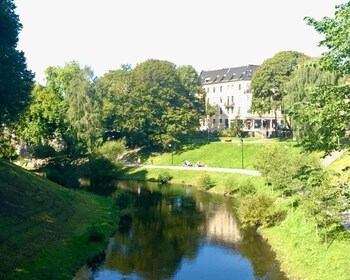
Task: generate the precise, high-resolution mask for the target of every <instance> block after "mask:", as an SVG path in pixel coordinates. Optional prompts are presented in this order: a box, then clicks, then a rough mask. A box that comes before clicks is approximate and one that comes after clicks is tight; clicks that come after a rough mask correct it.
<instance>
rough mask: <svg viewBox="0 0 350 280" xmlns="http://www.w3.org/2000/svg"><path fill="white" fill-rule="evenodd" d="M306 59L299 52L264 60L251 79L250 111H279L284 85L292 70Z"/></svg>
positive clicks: (277, 55) (286, 52)
mask: <svg viewBox="0 0 350 280" xmlns="http://www.w3.org/2000/svg"><path fill="white" fill-rule="evenodd" d="M307 59H308V57H307V56H306V55H304V54H302V53H300V52H296V51H282V52H279V53H277V54H275V55H274V56H273V57H272V58H269V59H267V60H265V61H264V62H263V63H262V64H261V65H260V67H259V68H258V69H257V70H256V71H255V73H254V75H253V78H252V83H251V90H252V93H253V100H252V107H251V109H252V111H254V112H258V113H259V114H263V113H266V112H269V111H271V110H277V109H279V108H280V106H281V104H282V100H283V97H284V96H285V88H284V86H285V83H286V82H288V81H289V79H290V76H291V75H292V73H293V71H294V69H295V68H296V67H297V66H298V65H299V64H301V63H302V62H304V61H306V60H307Z"/></svg>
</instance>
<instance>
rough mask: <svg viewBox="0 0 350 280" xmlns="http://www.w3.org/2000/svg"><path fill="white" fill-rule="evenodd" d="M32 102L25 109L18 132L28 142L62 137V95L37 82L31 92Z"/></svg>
mask: <svg viewBox="0 0 350 280" xmlns="http://www.w3.org/2000/svg"><path fill="white" fill-rule="evenodd" d="M31 99H32V102H31V104H30V106H29V108H28V109H27V110H26V111H24V113H23V114H22V116H21V121H20V122H19V124H18V127H17V129H16V134H17V135H18V136H19V137H20V139H22V140H23V141H25V142H26V143H30V144H35V145H39V144H41V143H43V142H47V141H49V140H51V139H54V138H55V137H62V136H63V134H64V132H65V126H64V122H63V117H62V110H61V106H62V100H63V99H62V96H61V95H59V94H57V92H55V91H54V90H53V89H52V88H50V87H44V86H41V85H39V84H36V85H35V86H34V88H33V90H32V92H31Z"/></svg>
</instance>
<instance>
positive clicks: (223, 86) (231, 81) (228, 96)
mask: <svg viewBox="0 0 350 280" xmlns="http://www.w3.org/2000/svg"><path fill="white" fill-rule="evenodd" d="M258 67H259V66H257V65H248V66H241V67H235V68H225V69H220V70H212V71H202V72H201V78H202V87H203V88H204V90H205V91H206V93H207V94H206V102H207V104H211V105H212V106H214V107H215V108H216V114H215V115H214V116H212V117H209V116H208V117H207V120H206V122H205V123H204V124H203V126H202V129H209V130H211V131H213V130H217V129H219V128H221V129H226V128H229V127H230V126H231V121H232V120H233V119H234V118H235V117H236V116H239V118H240V119H242V120H243V122H244V128H243V131H244V132H245V134H248V135H251V136H255V135H261V136H264V137H269V136H271V133H272V132H273V131H274V130H275V121H276V120H277V124H282V123H283V121H282V115H281V112H280V111H279V110H278V111H276V112H269V113H267V114H264V115H262V116H259V115H258V114H256V113H252V112H251V111H250V107H251V104H252V93H251V91H250V83H251V80H252V76H253V74H254V71H255V70H256V69H257V68H258Z"/></svg>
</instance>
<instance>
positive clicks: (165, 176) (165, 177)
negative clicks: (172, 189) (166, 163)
mask: <svg viewBox="0 0 350 280" xmlns="http://www.w3.org/2000/svg"><path fill="white" fill-rule="evenodd" d="M172 178H173V177H172V176H171V175H170V174H169V173H168V172H167V171H162V172H161V173H160V174H159V175H158V180H157V181H158V183H160V184H168V183H169V182H170V181H171V179H172Z"/></svg>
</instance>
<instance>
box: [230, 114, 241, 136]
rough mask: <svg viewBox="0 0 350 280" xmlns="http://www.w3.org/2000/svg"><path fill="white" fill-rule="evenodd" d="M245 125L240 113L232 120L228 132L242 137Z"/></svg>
mask: <svg viewBox="0 0 350 280" xmlns="http://www.w3.org/2000/svg"><path fill="white" fill-rule="evenodd" d="M243 127H244V122H243V120H242V119H240V118H239V115H237V116H235V118H234V119H233V120H232V121H231V126H230V128H229V129H228V134H229V135H230V136H233V137H240V136H241V135H242V130H243Z"/></svg>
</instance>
